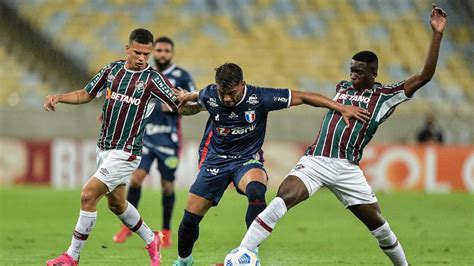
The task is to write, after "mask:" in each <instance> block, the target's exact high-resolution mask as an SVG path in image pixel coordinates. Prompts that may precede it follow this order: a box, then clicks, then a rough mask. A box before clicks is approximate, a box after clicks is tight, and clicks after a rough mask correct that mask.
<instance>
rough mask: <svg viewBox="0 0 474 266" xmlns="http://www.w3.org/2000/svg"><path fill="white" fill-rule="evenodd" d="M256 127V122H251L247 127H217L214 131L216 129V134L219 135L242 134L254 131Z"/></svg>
mask: <svg viewBox="0 0 474 266" xmlns="http://www.w3.org/2000/svg"><path fill="white" fill-rule="evenodd" d="M256 127H257V124H252V125H250V126H248V127H234V128H228V127H217V128H216V131H217V134H219V135H221V136H228V135H243V134H247V133H249V132H252V131H254V130H255V128H256Z"/></svg>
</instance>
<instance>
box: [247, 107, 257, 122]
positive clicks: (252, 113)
mask: <svg viewBox="0 0 474 266" xmlns="http://www.w3.org/2000/svg"><path fill="white" fill-rule="evenodd" d="M255 117H256V115H255V111H254V110H250V111H245V121H247V122H249V123H252V122H253V121H255Z"/></svg>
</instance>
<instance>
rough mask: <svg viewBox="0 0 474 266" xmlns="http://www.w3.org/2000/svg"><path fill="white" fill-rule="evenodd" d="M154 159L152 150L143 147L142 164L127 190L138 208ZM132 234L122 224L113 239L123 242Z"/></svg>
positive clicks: (134, 173)
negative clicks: (143, 184)
mask: <svg viewBox="0 0 474 266" xmlns="http://www.w3.org/2000/svg"><path fill="white" fill-rule="evenodd" d="M153 160H154V156H153V154H152V153H151V152H150V150H149V149H148V148H146V147H143V157H142V159H141V161H140V164H139V165H138V168H137V169H136V170H135V171H133V173H132V178H131V181H130V186H129V187H128V192H127V201H128V202H129V203H130V204H132V205H133V206H134V207H135V208H136V209H138V203H139V202H140V197H141V193H142V183H143V180H145V177H146V175H147V174H148V171H149V169H150V166H151V164H152V163H153ZM132 235H133V233H132V231H130V229H129V228H128V227H127V226H125V225H124V224H122V227H121V228H120V231H118V232H117V233H116V234H115V235H114V237H113V240H114V242H115V243H123V242H125V241H126V240H127V239H128V238H129V237H130V236H132Z"/></svg>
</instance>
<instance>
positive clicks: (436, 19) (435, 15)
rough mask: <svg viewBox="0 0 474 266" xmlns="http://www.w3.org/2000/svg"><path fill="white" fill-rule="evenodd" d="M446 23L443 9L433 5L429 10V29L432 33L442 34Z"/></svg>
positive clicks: (446, 16)
mask: <svg viewBox="0 0 474 266" xmlns="http://www.w3.org/2000/svg"><path fill="white" fill-rule="evenodd" d="M447 21H448V15H447V14H446V12H444V10H443V9H441V8H440V7H438V6H436V5H435V4H433V8H432V9H431V20H430V22H431V28H432V29H433V31H434V32H437V33H443V31H444V28H445V27H446V22H447Z"/></svg>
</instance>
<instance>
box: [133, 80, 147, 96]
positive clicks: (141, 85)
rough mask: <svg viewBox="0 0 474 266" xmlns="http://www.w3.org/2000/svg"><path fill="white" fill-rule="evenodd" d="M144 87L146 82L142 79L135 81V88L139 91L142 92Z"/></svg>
mask: <svg viewBox="0 0 474 266" xmlns="http://www.w3.org/2000/svg"><path fill="white" fill-rule="evenodd" d="M144 89H145V82H143V81H142V80H139V81H137V82H135V90H136V91H137V92H138V93H142V92H143V90H144Z"/></svg>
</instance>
